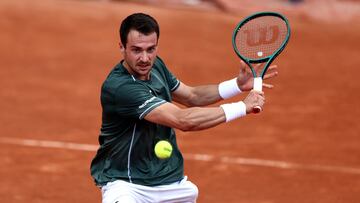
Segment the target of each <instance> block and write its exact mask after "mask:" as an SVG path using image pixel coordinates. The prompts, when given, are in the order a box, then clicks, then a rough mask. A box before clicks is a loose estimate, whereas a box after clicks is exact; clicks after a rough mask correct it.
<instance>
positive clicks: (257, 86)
mask: <svg viewBox="0 0 360 203" xmlns="http://www.w3.org/2000/svg"><path fill="white" fill-rule="evenodd" d="M253 89H254V90H256V91H262V77H256V78H254V88H253ZM253 111H254V113H260V112H261V111H262V108H261V107H260V106H255V107H254V109H253Z"/></svg>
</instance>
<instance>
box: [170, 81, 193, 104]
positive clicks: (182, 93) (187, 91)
mask: <svg viewBox="0 0 360 203" xmlns="http://www.w3.org/2000/svg"><path fill="white" fill-rule="evenodd" d="M192 97H193V93H192V87H190V86H187V85H186V84H184V83H182V82H180V85H179V87H178V88H177V89H176V90H175V91H173V92H172V98H173V100H174V101H175V102H178V103H180V104H182V105H185V106H188V107H189V106H191V103H190V101H191V98H192Z"/></svg>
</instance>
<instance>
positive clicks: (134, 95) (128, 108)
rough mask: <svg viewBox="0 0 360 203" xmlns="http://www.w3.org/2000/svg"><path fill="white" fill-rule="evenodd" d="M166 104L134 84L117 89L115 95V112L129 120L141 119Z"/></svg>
mask: <svg viewBox="0 0 360 203" xmlns="http://www.w3.org/2000/svg"><path fill="white" fill-rule="evenodd" d="M166 102H167V101H165V100H163V99H161V98H158V97H155V96H154V95H152V94H151V92H150V90H149V89H148V88H147V87H146V86H144V85H142V84H139V83H136V82H134V83H130V84H126V85H122V86H120V87H118V89H117V91H116V94H115V103H116V104H115V106H116V112H117V113H118V114H119V115H121V116H125V117H130V118H137V119H143V118H144V117H145V116H146V115H147V114H148V113H149V112H150V111H151V110H153V109H154V108H156V107H158V106H160V105H161V104H164V103H166Z"/></svg>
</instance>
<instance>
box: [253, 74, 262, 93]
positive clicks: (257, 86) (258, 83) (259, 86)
mask: <svg viewBox="0 0 360 203" xmlns="http://www.w3.org/2000/svg"><path fill="white" fill-rule="evenodd" d="M253 89H254V90H256V91H262V77H256V78H254V88H253Z"/></svg>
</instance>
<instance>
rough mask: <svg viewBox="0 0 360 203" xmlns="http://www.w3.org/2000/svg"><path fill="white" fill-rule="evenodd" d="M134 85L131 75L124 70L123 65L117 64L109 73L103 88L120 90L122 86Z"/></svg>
mask: <svg viewBox="0 0 360 203" xmlns="http://www.w3.org/2000/svg"><path fill="white" fill-rule="evenodd" d="M132 83H134V80H133V78H132V77H131V75H129V74H128V73H127V71H125V70H124V68H122V66H121V64H117V65H116V66H115V67H114V68H113V69H112V70H111V71H110V73H109V75H108V76H107V78H106V79H105V81H104V83H103V88H107V89H114V90H115V89H118V88H119V87H120V86H123V85H126V84H132Z"/></svg>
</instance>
